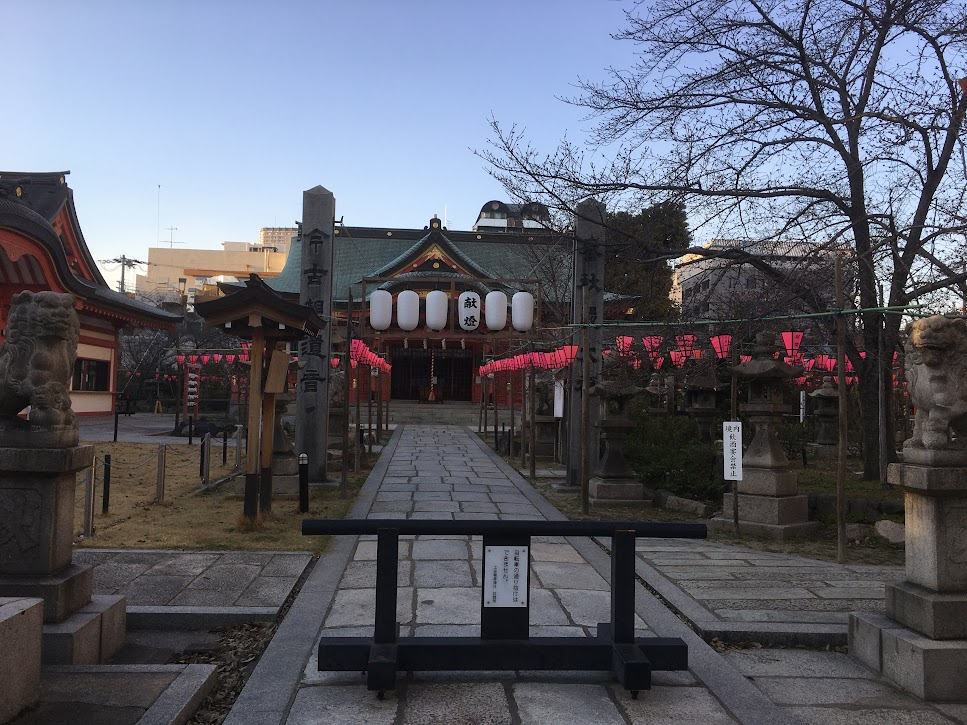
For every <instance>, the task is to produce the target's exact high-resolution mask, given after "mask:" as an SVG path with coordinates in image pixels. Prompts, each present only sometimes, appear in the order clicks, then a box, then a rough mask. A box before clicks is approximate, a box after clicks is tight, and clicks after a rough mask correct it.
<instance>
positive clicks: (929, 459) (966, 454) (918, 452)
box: [903, 445, 967, 467]
mask: <svg viewBox="0 0 967 725" xmlns="http://www.w3.org/2000/svg"><path fill="white" fill-rule="evenodd" d="M903 463H906V464H913V465H916V466H935V467H943V466H960V467H963V466H967V449H964V448H945V449H940V450H937V449H928V448H919V447H914V446H906V445H904V446H903Z"/></svg>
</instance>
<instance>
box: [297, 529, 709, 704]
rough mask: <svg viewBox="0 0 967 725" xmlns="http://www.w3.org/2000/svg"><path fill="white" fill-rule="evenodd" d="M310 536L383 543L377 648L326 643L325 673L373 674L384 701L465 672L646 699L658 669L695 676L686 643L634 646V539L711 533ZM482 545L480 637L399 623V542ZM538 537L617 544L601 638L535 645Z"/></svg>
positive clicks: (357, 640) (322, 654)
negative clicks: (551, 677)
mask: <svg viewBox="0 0 967 725" xmlns="http://www.w3.org/2000/svg"><path fill="white" fill-rule="evenodd" d="M302 533H303V535H308V536H322V535H331V534H336V535H350V534H351V535H372V534H375V535H376V537H377V544H376V621H375V630H374V635H373V637H372V639H370V638H367V637H323V638H322V640H321V641H320V642H319V670H320V671H365V672H366V673H367V688H368V689H370V690H375V691H376V692H377V695H378V697H380V698H382V697H383V694H384V692H385V691H386V690H392V689H394V688H395V686H396V672H397V671H398V670H403V671H404V672H406V671H464V670H610V671H612V672H613V673H614V675H615V677H616V678H617V679H618V681H619V682H621V685H622V686H623V687H624V688H625V689H626V690H630V691H631V696H632V697H635V698H636V697H637V696H638V692H639V691H640V690H649V689H651V673H652V670H686V669H688V647H687V646H686V644H685V642H684V641H682V640H681V639H680V638H678V637H637V638H636V637H635V622H634V620H635V539H636V538H638V537H643V538H644V537H649V538H675V539H704V538H705V537H706V535H707V530H706V528H705V526H704V525H703V524H674V523H643V522H637V521H486V520H480V521H473V520H469V521H450V520H439V521H435V520H430V519H420V520H411V519H341V520H319V519H315V520H313V519H308V520H306V521H303V522H302ZM420 535H424V536H483V579H484V581H483V586H482V587H481V596H480V636H479V637H407V638H405V639H402V640H401V639H400V637H399V624H398V623H397V621H396V598H397V589H396V585H397V568H398V562H399V537H400V536H420ZM531 536H601V537H610V538H611V621H610V622H602V623H600V624H598V628H597V636H596V637H588V638H583V639H582V638H580V637H530V636H529V632H528V627H529V621H530V561H529V559H530V557H529V552H530V538H531Z"/></svg>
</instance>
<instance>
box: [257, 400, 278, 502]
mask: <svg viewBox="0 0 967 725" xmlns="http://www.w3.org/2000/svg"><path fill="white" fill-rule="evenodd" d="M274 443H275V394H274V393H263V394H262V453H261V455H260V456H259V458H260V460H261V470H260V471H259V474H260V476H259V478H260V480H259V510H260V511H261V512H262V513H263V514H266V513H271V512H272V446H273V445H274Z"/></svg>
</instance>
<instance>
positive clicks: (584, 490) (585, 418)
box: [581, 285, 591, 514]
mask: <svg viewBox="0 0 967 725" xmlns="http://www.w3.org/2000/svg"><path fill="white" fill-rule="evenodd" d="M581 290H582V296H583V298H584V299H583V303H582V304H583V306H584V315H583V319H584V329H583V330H581V513H583V514H588V513H590V511H591V473H590V470H589V469H590V466H591V328H590V327H589V325H588V320H589V319H590V315H591V309H590V307H591V302H590V296H589V294H588V286H587V285H584V286H583V287H582V288H581Z"/></svg>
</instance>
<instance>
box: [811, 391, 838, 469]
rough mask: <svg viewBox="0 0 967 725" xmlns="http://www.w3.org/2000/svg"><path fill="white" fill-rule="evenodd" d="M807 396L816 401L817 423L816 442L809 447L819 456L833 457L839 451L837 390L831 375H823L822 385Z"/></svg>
mask: <svg viewBox="0 0 967 725" xmlns="http://www.w3.org/2000/svg"><path fill="white" fill-rule="evenodd" d="M809 397H810V398H812V399H813V400H814V401H816V407H815V410H814V412H815V414H816V420H817V421H818V423H819V430H818V431H817V432H816V442H815V443H814V444H812V445H811V446H810V448H812V449H813V452H814V454H815V455H816V456H817V457H819V458H835V457H836V456H837V455H838V451H839V428H838V423H839V391H838V390H837V389H836V386H835V385H833V378H832V376H830V375H827V376H825V377H824V378H823V385H822V387H821V388H820V389H819V390H814V391H813V392H811V393H810V394H809Z"/></svg>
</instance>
